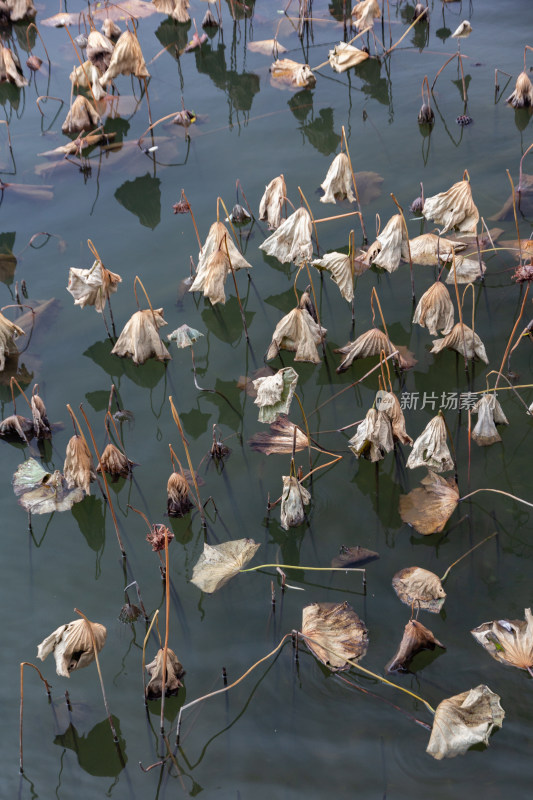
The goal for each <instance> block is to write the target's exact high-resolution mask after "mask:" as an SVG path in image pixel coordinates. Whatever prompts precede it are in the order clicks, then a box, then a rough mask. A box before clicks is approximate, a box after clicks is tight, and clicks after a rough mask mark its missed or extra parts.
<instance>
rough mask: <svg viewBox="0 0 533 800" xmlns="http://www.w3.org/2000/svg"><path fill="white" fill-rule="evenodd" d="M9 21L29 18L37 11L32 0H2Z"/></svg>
mask: <svg viewBox="0 0 533 800" xmlns="http://www.w3.org/2000/svg"><path fill="white" fill-rule="evenodd" d="M3 5H5V7H6V9H7V11H8V13H9V19H10V20H11V22H18V21H19V20H21V19H30V18H32V17H34V16H35V15H36V13H37V10H36V8H35V6H34V5H33V0H4V3H3Z"/></svg>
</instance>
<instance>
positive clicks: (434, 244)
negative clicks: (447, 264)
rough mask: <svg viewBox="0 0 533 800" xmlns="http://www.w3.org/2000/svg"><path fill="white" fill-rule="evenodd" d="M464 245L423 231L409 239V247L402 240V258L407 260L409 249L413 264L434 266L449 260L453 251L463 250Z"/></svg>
mask: <svg viewBox="0 0 533 800" xmlns="http://www.w3.org/2000/svg"><path fill="white" fill-rule="evenodd" d="M465 247H466V244H464V243H463V242H459V241H453V240H452V239H445V238H444V237H443V236H437V235H436V234H435V233H423V234H422V235H421V236H415V237H414V238H413V239H409V248H408V247H407V242H404V244H403V246H402V258H403V259H404V260H406V261H408V260H409V249H410V251H411V260H412V262H413V264H420V265H421V266H426V267H435V266H437V265H438V264H439V263H440V262H442V261H451V260H452V259H453V253H454V251H455V252H456V253H458V252H460V251H461V250H464V249H465Z"/></svg>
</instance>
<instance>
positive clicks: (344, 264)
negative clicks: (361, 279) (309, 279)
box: [311, 252, 367, 303]
mask: <svg viewBox="0 0 533 800" xmlns="http://www.w3.org/2000/svg"><path fill="white" fill-rule="evenodd" d="M311 263H312V265H313V266H314V267H316V268H317V269H320V270H326V271H327V272H329V273H330V275H331V280H332V281H334V282H335V283H336V284H337V286H338V287H339V291H340V293H341V295H342V296H343V297H344V299H345V300H346V301H347V302H348V303H351V302H352V300H353V298H354V288H353V279H354V276H359V275H362V274H363V272H366V270H367V266H366V264H364V263H363V262H361V261H359V260H358V259H356V258H354V259H353V272H352V258H351V257H350V256H349V255H347V254H346V253H336V252H333V253H326V254H325V255H323V256H322V258H315V259H314V261H312V262H311Z"/></svg>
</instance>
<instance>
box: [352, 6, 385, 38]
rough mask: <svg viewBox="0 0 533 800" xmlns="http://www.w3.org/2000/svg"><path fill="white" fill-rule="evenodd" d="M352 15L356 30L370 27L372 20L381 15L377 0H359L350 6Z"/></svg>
mask: <svg viewBox="0 0 533 800" xmlns="http://www.w3.org/2000/svg"><path fill="white" fill-rule="evenodd" d="M352 17H353V18H354V20H355V27H356V28H357V30H358V31H363V30H365V28H368V27H372V26H373V24H374V20H375V19H379V18H380V17H381V11H380V9H379V5H378V2H377V0H361V2H359V3H357V4H356V5H355V6H354V7H353V8H352Z"/></svg>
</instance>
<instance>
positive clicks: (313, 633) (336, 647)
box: [302, 601, 368, 671]
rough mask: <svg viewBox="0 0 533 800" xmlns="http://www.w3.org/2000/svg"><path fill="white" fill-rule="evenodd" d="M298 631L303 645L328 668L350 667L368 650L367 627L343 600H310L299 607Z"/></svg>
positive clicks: (340, 668)
mask: <svg viewBox="0 0 533 800" xmlns="http://www.w3.org/2000/svg"><path fill="white" fill-rule="evenodd" d="M302 633H303V634H304V636H308V637H309V639H312V640H313V641H309V640H308V639H306V640H305V643H306V645H307V647H308V648H309V649H310V650H311V652H312V653H313V655H314V656H315V657H316V658H318V660H319V661H321V662H322V664H325V665H326V667H329V668H330V669H331V670H335V671H337V670H342V669H350V664H348V663H347V659H350V660H351V661H360V660H361V659H362V658H363V657H364V656H365V655H366V651H367V650H368V631H367V629H366V626H365V624H364V622H363V621H362V620H361V619H360V618H359V617H358V615H357V614H356V613H355V611H354V610H353V608H352V607H351V606H350V605H348V603H347V602H346V601H345V602H344V603H312V604H311V605H309V606H305V607H304V609H303V611H302Z"/></svg>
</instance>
